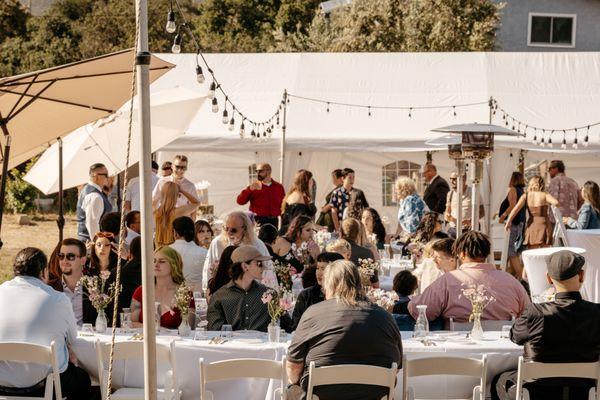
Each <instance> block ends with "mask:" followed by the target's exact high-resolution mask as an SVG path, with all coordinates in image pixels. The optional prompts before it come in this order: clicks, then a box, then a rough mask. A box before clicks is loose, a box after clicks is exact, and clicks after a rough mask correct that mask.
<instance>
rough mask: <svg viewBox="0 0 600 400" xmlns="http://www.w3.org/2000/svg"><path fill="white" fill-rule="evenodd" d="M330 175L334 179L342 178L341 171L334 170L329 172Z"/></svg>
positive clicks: (342, 172) (342, 173)
mask: <svg viewBox="0 0 600 400" xmlns="http://www.w3.org/2000/svg"><path fill="white" fill-rule="evenodd" d="M331 175H332V176H334V177H335V179H340V178H343V177H344V171H342V170H341V169H339V168H338V169H334V170H333V171H331Z"/></svg>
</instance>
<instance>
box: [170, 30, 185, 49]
mask: <svg viewBox="0 0 600 400" xmlns="http://www.w3.org/2000/svg"><path fill="white" fill-rule="evenodd" d="M182 41H183V37H182V36H181V33H180V32H178V33H177V35H175V39H174V40H173V46H172V47H171V51H172V52H173V53H175V54H179V53H181V42H182Z"/></svg>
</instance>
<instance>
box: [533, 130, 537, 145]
mask: <svg viewBox="0 0 600 400" xmlns="http://www.w3.org/2000/svg"><path fill="white" fill-rule="evenodd" d="M533 143H534V144H538V137H537V129H534V130H533Z"/></svg>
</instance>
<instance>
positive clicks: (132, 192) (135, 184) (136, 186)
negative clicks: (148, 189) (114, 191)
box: [123, 161, 160, 212]
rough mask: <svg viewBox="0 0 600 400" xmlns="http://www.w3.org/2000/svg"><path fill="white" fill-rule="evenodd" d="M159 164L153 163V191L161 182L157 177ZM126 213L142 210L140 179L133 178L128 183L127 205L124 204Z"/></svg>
mask: <svg viewBox="0 0 600 400" xmlns="http://www.w3.org/2000/svg"><path fill="white" fill-rule="evenodd" d="M157 173H158V163H157V162H156V161H152V190H154V188H155V187H156V184H157V183H158V181H159V180H160V178H159V177H158V175H157ZM123 209H124V210H125V212H129V211H139V210H140V177H139V176H136V177H135V178H131V179H130V180H129V182H128V183H127V193H125V203H124V204H123Z"/></svg>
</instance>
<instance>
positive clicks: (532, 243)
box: [505, 175, 558, 249]
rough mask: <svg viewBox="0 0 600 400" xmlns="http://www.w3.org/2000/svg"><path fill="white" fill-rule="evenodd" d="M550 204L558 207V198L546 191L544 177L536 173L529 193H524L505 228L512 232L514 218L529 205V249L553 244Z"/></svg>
mask: <svg viewBox="0 0 600 400" xmlns="http://www.w3.org/2000/svg"><path fill="white" fill-rule="evenodd" d="M550 206H555V207H558V200H556V198H555V197H554V196H552V195H551V194H549V193H547V192H546V184H545V182H544V178H542V177H541V176H540V175H535V176H533V177H531V179H529V182H528V184H527V193H524V194H523V195H522V196H521V197H520V198H519V201H518V202H517V204H516V205H515V207H514V208H513V209H512V211H511V212H510V215H509V216H508V219H507V221H506V225H505V229H506V231H507V232H510V228H511V226H512V222H513V220H514V219H515V218H516V217H517V215H518V214H519V211H521V209H522V208H523V207H527V210H528V214H529V219H528V221H527V228H525V240H524V242H523V243H524V244H525V245H527V248H528V249H538V248H540V247H548V246H550V245H552V225H551V224H550V220H549V219H548V209H549V207H550Z"/></svg>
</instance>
